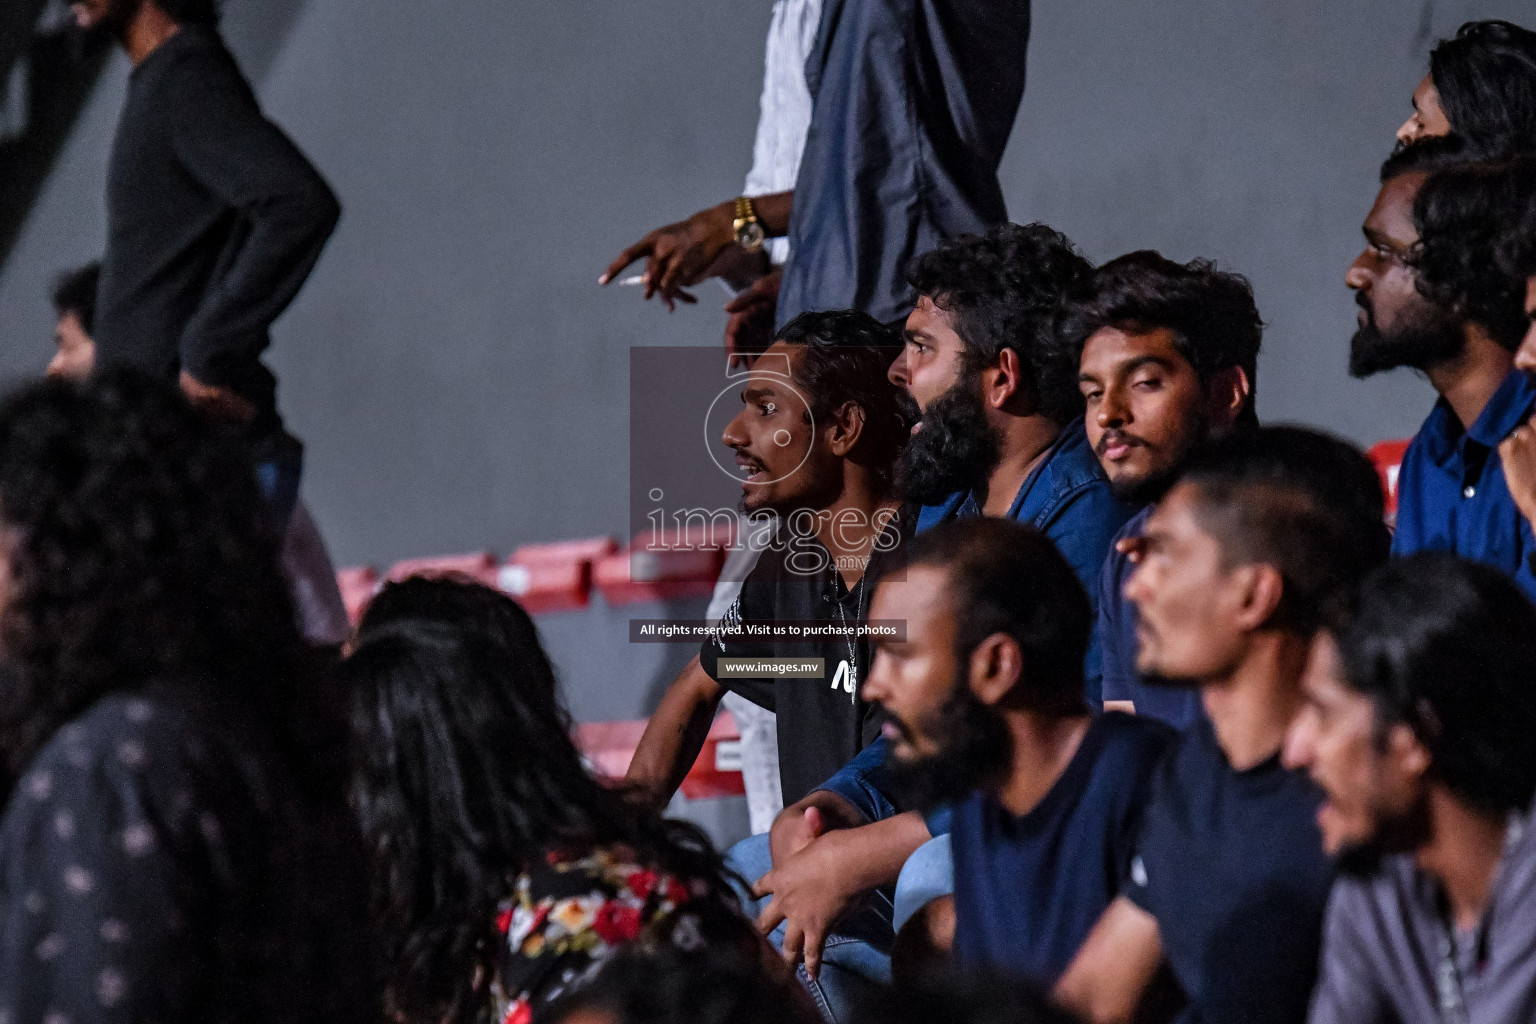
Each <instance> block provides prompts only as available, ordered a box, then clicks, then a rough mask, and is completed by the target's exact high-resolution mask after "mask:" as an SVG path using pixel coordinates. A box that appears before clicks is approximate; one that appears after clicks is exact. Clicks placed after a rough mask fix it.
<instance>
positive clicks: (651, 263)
mask: <svg viewBox="0 0 1536 1024" xmlns="http://www.w3.org/2000/svg"><path fill="white" fill-rule="evenodd" d="M660 248H661V247H660V246H652V247H651V249H650V251H649V252H647V253H646V254H645V297H646V298H647V299H649V298H650V297H651V296H653V295H655V294H656V282H657V281H659V280H661V266H662V262H661V260H662V257H661V254H660V252H658V250H659V249H660Z"/></svg>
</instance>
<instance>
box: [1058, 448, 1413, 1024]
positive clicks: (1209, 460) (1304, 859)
mask: <svg viewBox="0 0 1536 1024" xmlns="http://www.w3.org/2000/svg"><path fill="white" fill-rule="evenodd" d="M1387 546H1388V538H1387V533H1386V528H1385V526H1384V525H1383V522H1382V498H1381V487H1380V484H1379V483H1378V482H1377V478H1376V474H1375V470H1374V469H1373V468H1372V467H1371V464H1370V462H1369V461H1368V460H1366V458H1365V457H1364V456H1363V455H1361V454H1360V452H1359V451H1357V450H1356V449H1354V448H1353V447H1351V446H1350V445H1348V444H1345V443H1344V442H1342V441H1338V440H1336V439H1334V438H1331V437H1327V436H1325V435H1322V434H1318V433H1315V432H1313V431H1310V430H1304V429H1301V428H1297V427H1270V428H1260V429H1258V430H1256V431H1253V432H1251V433H1249V434H1246V435H1231V436H1228V437H1226V438H1223V439H1222V440H1220V441H1218V442H1216V443H1214V444H1213V445H1212V446H1211V447H1210V448H1209V449H1207V450H1206V451H1205V452H1203V453H1201V454H1200V455H1198V456H1196V457H1195V459H1194V460H1192V462H1191V464H1190V466H1189V467H1188V468H1187V470H1186V471H1185V473H1184V475H1183V476H1182V478H1181V479H1180V482H1179V483H1178V484H1177V485H1176V486H1175V487H1174V488H1173V489H1172V490H1171V491H1170V492H1169V493H1168V494H1167V496H1166V497H1165V498H1164V499H1163V500H1162V501H1161V502H1160V503H1159V504H1158V506H1157V510H1156V511H1155V512H1154V513H1153V514H1152V517H1151V518H1150V519H1149V520H1148V522H1147V528H1146V531H1145V534H1144V535H1143V538H1142V540H1141V541H1140V542H1139V544H1138V545H1137V547H1136V549H1135V550H1134V551H1133V557H1134V558H1135V559H1136V561H1137V567H1136V571H1135V573H1134V574H1133V575H1132V576H1131V578H1130V580H1129V581H1128V583H1127V584H1126V597H1127V598H1129V599H1130V600H1131V601H1132V602H1134V603H1135V604H1136V608H1137V612H1138V614H1139V620H1138V624H1137V629H1136V639H1137V663H1136V668H1137V671H1138V672H1140V673H1142V674H1143V675H1144V676H1153V677H1161V678H1164V679H1169V680H1175V681H1183V682H1186V683H1189V684H1192V685H1197V686H1199V687H1200V695H1201V701H1202V703H1203V705H1204V708H1205V712H1206V714H1205V717H1204V718H1203V719H1202V720H1201V721H1199V722H1197V723H1196V724H1195V725H1194V726H1192V727H1191V728H1190V730H1189V731H1188V732H1186V733H1184V734H1183V735H1182V736H1181V737H1180V739H1179V741H1178V742H1177V744H1176V745H1175V746H1174V747H1173V748H1172V749H1170V750H1169V752H1168V754H1167V755H1166V756H1165V757H1164V759H1163V760H1162V762H1161V763H1160V764H1159V765H1158V767H1157V769H1156V770H1155V771H1154V772H1153V775H1152V779H1151V792H1150V797H1149V800H1148V804H1147V808H1146V811H1145V817H1144V819H1143V823H1142V827H1141V831H1140V835H1139V837H1138V839H1137V842H1136V845H1135V852H1134V855H1133V857H1132V859H1131V862H1130V866H1129V871H1128V873H1127V877H1126V880H1125V883H1124V886H1123V889H1122V894H1121V895H1120V896H1119V897H1118V898H1117V899H1116V900H1115V901H1114V902H1113V903H1112V904H1110V906H1109V909H1108V910H1106V911H1105V912H1104V914H1103V916H1102V917H1101V918H1100V919H1099V922H1098V923H1097V924H1096V925H1095V926H1094V929H1093V931H1092V932H1091V933H1090V934H1089V936H1088V938H1087V940H1086V941H1085V942H1084V944H1083V948H1082V949H1081V951H1079V953H1078V955H1077V957H1076V959H1075V960H1074V961H1073V963H1072V965H1071V966H1070V967H1069V968H1068V969H1067V971H1066V974H1065V975H1064V976H1063V977H1062V979H1061V981H1060V982H1059V984H1058V986H1057V995H1058V997H1059V998H1060V999H1061V1001H1062V1002H1063V1003H1064V1004H1065V1005H1066V1006H1067V1007H1068V1008H1070V1009H1072V1010H1074V1011H1076V1012H1077V1013H1079V1014H1080V1015H1081V1016H1084V1017H1086V1018H1087V1019H1089V1020H1092V1021H1096V1022H1112V1021H1127V1022H1128V1021H1130V1020H1132V1019H1133V1018H1134V1016H1135V1014H1136V1011H1137V1008H1138V1005H1139V1004H1140V1003H1141V1002H1142V1000H1143V997H1144V996H1145V995H1146V993H1147V992H1148V991H1149V989H1150V988H1151V985H1152V981H1153V979H1154V978H1155V977H1156V975H1157V974H1158V973H1159V969H1160V968H1161V967H1162V966H1163V965H1165V964H1166V965H1167V967H1168V968H1169V969H1171V972H1172V974H1173V976H1174V979H1175V980H1176V981H1177V982H1178V983H1179V986H1180V987H1181V988H1182V989H1183V991H1184V995H1185V996H1186V997H1187V998H1188V1008H1187V1009H1186V1011H1185V1013H1184V1015H1183V1016H1182V1017H1181V1018H1180V1020H1181V1021H1183V1022H1185V1024H1195V1022H1199V1024H1297V1022H1300V1021H1302V1020H1304V1019H1305V1017H1306V1012H1307V1000H1308V997H1309V996H1310V994H1311V991H1312V985H1313V981H1314V980H1315V978H1316V974H1317V961H1318V947H1319V943H1320V941H1321V928H1322V918H1323V908H1324V903H1325V901H1326V899H1327V895H1328V888H1329V885H1330V883H1331V881H1332V867H1331V865H1330V864H1329V862H1328V859H1327V857H1326V856H1325V855H1324V854H1323V851H1322V845H1321V838H1320V836H1319V834H1318V826H1317V822H1316V813H1317V809H1318V805H1319V804H1320V803H1321V795H1320V793H1319V792H1318V790H1317V789H1316V787H1315V786H1313V785H1312V783H1311V781H1310V780H1309V779H1308V778H1307V777H1306V776H1305V774H1303V773H1301V772H1298V771H1291V770H1288V769H1286V768H1285V767H1284V766H1283V765H1282V764H1281V759H1280V751H1281V746H1282V744H1283V742H1284V738H1285V731H1286V728H1287V727H1288V726H1289V724H1290V722H1291V719H1292V718H1293V717H1294V716H1295V715H1296V713H1297V711H1298V710H1299V709H1300V708H1301V706H1302V691H1301V674H1302V668H1303V666H1304V664H1305V662H1306V657H1307V653H1308V649H1309V647H1310V645H1311V642H1312V639H1313V637H1314V635H1315V634H1316V633H1317V631H1318V628H1319V626H1320V625H1321V619H1322V615H1323V609H1324V607H1325V606H1326V604H1327V603H1328V602H1329V601H1331V600H1333V599H1334V598H1335V597H1336V596H1337V595H1339V594H1340V593H1343V592H1345V591H1347V590H1348V589H1351V588H1353V587H1354V586H1356V585H1357V584H1358V583H1359V582H1360V580H1361V579H1363V578H1364V576H1365V575H1366V574H1367V573H1368V572H1369V571H1370V570H1371V569H1372V568H1373V567H1375V566H1376V565H1378V564H1380V563H1381V562H1382V561H1384V560H1385V559H1386V555H1387Z"/></svg>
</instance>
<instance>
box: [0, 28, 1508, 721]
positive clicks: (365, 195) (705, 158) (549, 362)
mask: <svg viewBox="0 0 1536 1024" xmlns="http://www.w3.org/2000/svg"><path fill="white" fill-rule="evenodd" d="M999 2H1005V0H999ZM768 10H769V5H768V3H767V2H765V0H726V2H721V0H652V2H650V3H639V4H637V3H623V2H618V0H608V2H603V3H595V2H591V0H587V2H565V3H544V4H533V3H529V2H527V0H455V2H454V3H445V2H441V0H229V2H228V5H227V11H228V14H227V22H226V30H227V34H228V36H229V38H230V41H231V45H232V47H233V48H234V50H235V51H236V53H237V55H239V56H240V57H241V59H242V60H243V61H244V62H245V65H246V67H247V69H248V71H249V73H250V74H251V77H252V79H253V80H254V81H255V83H256V84H257V87H258V91H259V92H260V94H261V96H262V99H263V101H264V102H265V104H266V105H267V107H268V109H269V111H270V113H271V114H272V116H273V117H274V118H275V119H276V120H277V121H278V122H279V123H281V124H282V125H284V126H285V127H286V128H287V129H288V131H289V132H290V133H291V134H292V135H293V137H294V138H295V139H296V140H297V141H298V142H299V143H300V144H301V145H302V146H303V147H304V149H305V150H307V151H308V152H309V153H310V154H311V156H312V158H313V159H314V160H315V162H316V163H317V164H318V165H319V166H320V167H321V168H322V170H323V171H324V172H325V173H326V175H327V176H328V177H329V178H330V180H331V182H332V183H333V184H334V186H335V187H336V190H337V191H338V193H340V195H341V197H342V199H343V202H344V203H345V206H346V213H345V216H344V219H343V221H342V224H341V228H340V230H339V231H338V233H337V235H336V238H335V239H334V241H333V242H332V244H331V247H330V249H329V250H328V252H327V253H326V255H325V257H324V259H323V260H322V261H321V264H320V266H319V269H318V270H317V272H316V274H315V276H314V278H313V279H312V281H311V282H310V285H309V287H308V288H307V289H306V290H305V292H304V293H303V294H302V295H301V296H300V298H299V300H298V301H297V302H296V303H295V305H294V307H293V308H292V310H290V312H289V313H288V315H287V316H286V317H285V318H284V319H283V320H282V321H281V322H280V323H279V325H278V330H277V331H276V342H275V347H274V351H273V353H272V355H271V362H272V364H273V366H274V368H275V369H276V370H277V372H278V375H279V377H280V379H281V380H282V393H281V403H282V408H283V411H284V413H285V415H286V416H287V417H288V419H289V421H290V423H291V424H292V426H293V428H294V430H295V432H296V433H298V434H299V435H301V436H302V437H303V438H304V439H305V441H306V442H307V444H308V452H309V454H308V468H307V475H306V480H305V492H306V496H307V498H308V500H309V502H310V504H311V505H312V507H313V508H314V511H315V514H316V517H317V519H318V520H319V522H320V523H321V525H322V527H323V528H324V530H325V532H326V535H327V538H328V540H329V542H330V544H331V548H332V551H333V552H334V554H335V556H336V558H337V561H338V562H339V563H342V564H346V563H357V562H375V563H380V564H383V563H388V562H389V561H391V560H393V559H396V558H400V557H406V556H412V555H420V554H429V553H442V552H451V551H456V550H466V549H472V548H478V547H493V548H496V549H499V550H503V551H505V550H509V549H510V548H511V547H513V546H515V545H516V544H518V543H522V542H525V541H533V540H547V539H559V538H568V537H575V536H582V535H587V534H598V533H613V534H622V533H623V532H624V530H625V523H626V508H625V494H626V489H627V453H628V448H627V443H626V424H627V416H628V394H627V389H626V370H627V366H628V357H627V349H628V347H629V346H631V345H635V344H712V343H714V342H716V341H717V339H718V337H719V331H720V329H721V327H722V326H723V323H724V316H723V314H722V313H721V312H720V311H719V305H720V301H721V295H720V293H719V292H718V291H717V290H716V289H715V288H714V287H713V286H709V287H706V288H705V289H704V290H703V291H702V292H701V295H702V296H703V298H704V302H703V304H702V305H701V306H700V307H698V308H683V309H680V310H679V311H678V312H677V313H676V314H674V315H668V314H667V313H666V312H665V311H664V310H662V309H660V308H659V307H657V306H655V305H650V306H645V305H642V304H641V303H640V302H639V297H638V295H637V294H636V292H635V290H633V289H623V290H613V291H602V290H600V289H598V287H597V286H596V284H595V280H596V277H597V275H598V273H599V271H600V270H601V269H602V267H603V266H604V264H605V263H606V262H607V260H608V259H609V258H610V257H611V256H612V255H613V254H614V253H615V252H616V251H617V250H618V249H619V248H620V247H621V246H623V245H624V244H627V243H628V242H630V241H632V240H633V239H634V238H636V237H638V236H639V235H640V234H641V233H643V232H644V231H645V230H647V229H648V228H650V227H653V226H655V225H656V224H658V223H661V222H663V221H665V220H668V219H672V218H674V217H678V216H681V215H684V214H686V213H689V212H691V211H692V210H694V209H696V208H698V207H700V206H702V205H704V204H706V203H710V202H714V201H717V200H719V199H722V198H726V197H729V196H731V195H734V194H735V192H736V190H737V189H738V188H739V187H740V184H741V178H742V175H743V174H744V173H745V171H746V168H747V165H748V163H749V162H750V146H751V140H752V133H753V128H754V124H755V120H756V101H757V89H758V85H759V81H760V74H761V67H760V61H761V41H762V34H763V31H764V29H765V27H766V25H767V19H768ZM1533 15H1536V10H1533V8H1532V5H1531V4H1530V3H1529V0H1439V2H1434V0H1347V2H1344V3H1340V2H1338V0H1158V2H1153V0H1037V2H1036V5H1035V18H1036V32H1035V38H1034V41H1033V44H1032V46H1031V54H1030V61H1031V68H1030V81H1029V88H1028V92H1027V94H1026V96H1025V100H1024V107H1023V111H1022V113H1021V115H1020V118H1019V124H1018V126H1017V129H1016V130H1015V132H1014V137H1013V141H1012V144H1011V146H1010V148H1009V152H1008V156H1007V159H1006V161H1005V164H1004V170H1003V181H1004V186H1005V194H1006V195H1007V197H1008V200H1009V204H1010V210H1011V212H1012V215H1013V217H1014V219H1016V220H1020V221H1028V220H1036V219H1038V220H1044V221H1048V222H1050V223H1052V224H1053V225H1055V226H1056V227H1059V228H1061V229H1063V230H1065V231H1066V232H1067V233H1068V234H1070V235H1071V236H1073V237H1074V238H1075V239H1077V240H1078V241H1079V242H1080V243H1081V244H1082V246H1083V247H1084V249H1085V250H1086V251H1087V252H1088V254H1089V255H1090V256H1092V257H1094V258H1095V259H1103V258H1107V257H1110V256H1113V255H1116V254H1118V253H1120V252H1123V251H1125V250H1127V249H1131V248H1142V247H1152V248H1158V249H1162V250H1163V251H1165V252H1167V253H1168V254H1170V255H1172V256H1175V257H1177V258H1180V259H1187V258H1190V257H1193V256H1197V255H1198V256H1212V257H1215V258H1217V259H1218V260H1219V261H1220V262H1221V263H1222V265H1223V266H1225V267H1227V268H1230V269H1234V270H1238V271H1241V272H1243V273H1245V274H1247V275H1248V276H1249V277H1251V278H1252V280H1253V282H1254V285H1255V287H1256V289H1257V292H1258V298H1259V304H1260V309H1261V310H1262V311H1263V313H1264V315H1265V318H1266V319H1267V320H1268V322H1269V325H1270V327H1269V332H1268V335H1267V337H1266V341H1265V353H1264V357H1263V359H1262V361H1261V369H1260V381H1259V391H1260V396H1261V399H1260V410H1261V413H1262V414H1263V415H1264V416H1265V417H1266V418H1270V419H1290V420H1302V421H1307V422H1311V423H1316V424H1321V425H1323V426H1326V427H1330V428H1333V429H1335V430H1338V431H1340V432H1342V433H1345V434H1347V435H1349V436H1351V437H1354V438H1356V439H1357V440H1360V441H1362V442H1365V441H1370V440H1374V439H1378V438H1382V437H1397V436H1406V435H1407V434H1409V433H1411V432H1412V431H1413V430H1414V428H1415V427H1416V425H1417V423H1418V421H1419V420H1420V419H1421V418H1422V416H1423V415H1424V413H1425V412H1426V411H1427V409H1428V407H1429V404H1430V399H1431V395H1430V391H1429V389H1428V388H1427V386H1426V385H1424V384H1423V383H1422V382H1421V381H1418V380H1416V379H1414V378H1413V377H1412V376H1410V375H1407V374H1399V375H1395V376H1392V377H1388V378H1384V379H1377V380H1373V381H1369V382H1365V383H1359V382H1354V381H1351V380H1349V379H1348V377H1347V376H1346V374H1345V372H1344V366H1345V347H1346V343H1347V339H1348V337H1349V335H1350V333H1351V332H1352V330H1353V317H1354V311H1355V307H1354V305H1353V303H1352V302H1351V300H1350V296H1349V294H1348V293H1347V291H1346V290H1345V288H1344V286H1343V274H1344V269H1345V267H1346V266H1347V264H1348V263H1349V261H1350V259H1352V258H1353V256H1354V254H1355V253H1356V252H1357V251H1358V249H1359V247H1360V241H1359V239H1360V236H1359V223H1360V220H1361V218H1362V217H1363V216H1364V214H1365V212H1366V210H1367V208H1368V207H1369V205H1370V202H1371V198H1372V196H1373V195H1374V192H1375V171H1376V166H1377V164H1378V163H1379V162H1380V160H1381V159H1382V157H1384V156H1385V155H1386V153H1387V152H1388V150H1389V149H1390V147H1391V142H1392V132H1393V130H1394V129H1395V128H1396V126H1397V125H1398V124H1399V123H1400V122H1401V121H1402V120H1403V118H1404V117H1405V116H1406V115H1407V113H1408V109H1409V102H1408V97H1409V93H1410V91H1411V90H1412V87H1413V84H1414V82H1415V81H1416V80H1417V79H1418V78H1419V76H1420V75H1421V74H1422V73H1423V70H1424V67H1425V61H1426V53H1427V46H1428V43H1429V41H1430V40H1432V39H1433V38H1436V37H1438V36H1441V35H1445V34H1447V33H1449V32H1451V31H1453V30H1454V28H1455V26H1456V25H1457V24H1458V23H1460V22H1461V21H1462V20H1464V19H1467V18H1471V17H1491V16H1502V17H1510V18H1515V19H1520V18H1522V17H1524V18H1525V20H1527V21H1536V16H1533ZM126 76H127V68H126V65H125V62H124V61H123V60H122V58H121V57H118V58H115V59H114V62H113V64H112V66H111V67H110V68H109V70H108V72H107V73H106V75H105V76H104V77H103V79H102V81H101V83H100V85H99V87H98V89H97V91H96V94H95V96H94V97H93V99H92V101H91V103H90V105H89V107H88V109H87V111H86V113H85V116H84V117H83V118H82V119H81V121H80V123H79V124H78V126H77V128H76V130H75V133H74V135H73V137H72V138H71V139H70V141H69V144H68V146H67V148H66V150H65V153H64V155H63V157H62V159H61V160H60V164H59V166H58V168H57V170H56V171H55V173H54V175H53V177H52V179H51V181H50V182H49V185H48V187H47V189H46V191H45V193H44V195H43V196H42V199H41V201H40V202H39V204H38V206H37V208H36V210H35V212H34V214H33V216H32V217H31V219H30V221H29V222H28V224H27V226H26V229H25V231H24V233H23V235H22V237H21V238H20V240H19V242H18V244H17V245H16V247H15V249H14V251H13V253H12V255H11V257H10V259H9V261H8V262H7V264H6V265H5V266H4V267H3V268H0V338H3V339H4V341H3V344H0V376H4V377H7V378H15V377H17V376H19V375H22V374H26V373H31V372H35V371H36V370H38V369H40V368H41V366H42V365H43V363H44V362H45V361H46V358H47V354H48V353H47V346H48V340H47V339H48V335H49V330H50V327H51V315H50V311H49V308H48V304H47V300H46V291H47V284H48V281H49V280H50V279H51V277H52V276H53V274H54V273H55V272H56V271H57V270H58V269H60V268H62V267H65V266H67V265H70V264H72V263H75V262H79V261H82V260H84V259H87V258H89V257H91V256H92V255H94V254H96V253H97V252H98V250H99V248H100V245H101V238H102V231H103V219H104V216H103V209H102V188H103V180H104V174H105V166H106V160H107V154H108V150H109V146H110V141H111V135H112V131H113V127H114V125H115V122H116V117H117V111H118V108H119V106H120V104H121V100H122V93H123V88H124V84H125V81H126ZM656 400H658V401H662V400H665V396H657V397H656ZM613 617H614V616H613V615H610V614H609V613H607V612H600V613H594V617H593V618H592V620H591V625H593V626H598V625H599V624H600V622H606V621H607V619H608V618H613ZM620 617H627V616H620ZM550 621H551V624H550V627H549V628H550V630H551V631H552V632H553V633H556V634H561V635H563V634H564V633H566V632H571V633H572V636H571V637H570V638H569V639H570V641H571V643H572V645H573V646H572V652H573V653H572V655H571V657H572V659H573V663H579V664H580V666H581V671H579V672H578V673H577V674H579V675H582V676H583V677H589V672H588V662H589V661H591V662H592V663H593V665H596V664H599V663H601V664H606V665H609V666H614V665H623V664H625V662H624V660H623V659H624V658H625V657H626V655H625V653H624V651H623V647H622V645H621V641H620V640H619V638H617V637H615V638H614V639H615V644H616V645H617V646H615V648H614V651H610V652H607V653H604V652H603V651H594V650H590V649H582V644H583V642H584V641H582V640H581V639H579V638H578V635H577V634H582V633H585V634H586V635H587V636H588V637H591V636H593V635H596V634H599V633H603V632H604V631H603V630H601V629H597V630H585V629H583V628H582V627H581V626H580V621H581V620H578V619H571V620H568V621H567V622H566V623H564V624H560V623H557V621H556V620H553V619H552V620H550ZM620 629H622V624H619V625H616V626H615V627H614V628H613V629H612V630H608V632H615V633H617V632H618V631H619V630H620ZM563 642H564V641H562V643H563ZM615 652H616V653H615ZM631 653H633V652H631ZM647 657H649V655H648V656H647ZM615 659H617V660H615ZM669 665H670V663H669V664H656V665H649V664H647V665H645V666H633V667H635V668H636V670H637V671H639V672H640V675H641V676H642V677H643V682H644V685H641V681H640V680H634V681H629V680H627V679H619V678H617V677H614V678H611V679H608V680H604V681H603V682H602V683H601V685H600V687H599V688H595V689H592V688H590V687H591V685H592V684H587V685H588V687H589V689H590V692H588V690H584V691H583V692H584V693H586V696H583V697H582V698H581V700H580V702H579V703H580V704H581V705H582V706H581V707H580V708H579V709H578V713H579V714H582V716H583V717H614V716H618V715H622V714H630V713H638V711H639V710H640V706H641V705H643V704H645V703H647V702H648V700H647V696H648V695H649V694H653V693H654V692H655V687H656V686H657V685H658V680H659V679H661V678H662V677H663V676H665V675H666V674H667V672H669V671H670V667H669ZM598 674H601V673H598ZM621 674H623V673H621ZM589 678H590V677H589Z"/></svg>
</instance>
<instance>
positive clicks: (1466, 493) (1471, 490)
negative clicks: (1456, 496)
mask: <svg viewBox="0 0 1536 1024" xmlns="http://www.w3.org/2000/svg"><path fill="white" fill-rule="evenodd" d="M1476 493H1477V488H1476V487H1473V486H1472V485H1471V484H1467V486H1465V487H1463V488H1462V489H1461V496H1462V497H1463V498H1470V497H1472V496H1473V495H1474V494H1476Z"/></svg>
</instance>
